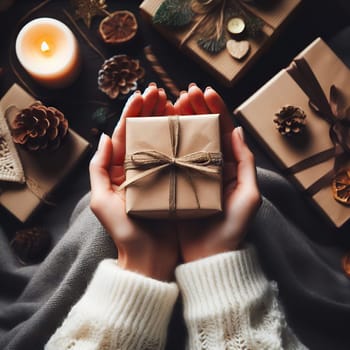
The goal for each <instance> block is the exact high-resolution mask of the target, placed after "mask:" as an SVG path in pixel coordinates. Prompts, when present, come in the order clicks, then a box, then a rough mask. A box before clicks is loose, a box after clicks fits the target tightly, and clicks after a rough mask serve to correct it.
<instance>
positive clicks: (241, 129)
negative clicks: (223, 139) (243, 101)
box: [236, 126, 244, 142]
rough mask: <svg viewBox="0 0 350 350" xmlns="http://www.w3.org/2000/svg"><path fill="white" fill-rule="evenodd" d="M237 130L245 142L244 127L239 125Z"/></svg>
mask: <svg viewBox="0 0 350 350" xmlns="http://www.w3.org/2000/svg"><path fill="white" fill-rule="evenodd" d="M236 130H237V133H238V136H239V137H240V139H241V140H242V141H243V142H244V131H243V128H242V127H241V126H237V127H236Z"/></svg>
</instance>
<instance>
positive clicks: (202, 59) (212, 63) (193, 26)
mask: <svg viewBox="0 0 350 350" xmlns="http://www.w3.org/2000/svg"><path fill="white" fill-rule="evenodd" d="M189 1H191V0H189ZM184 2H186V1H184ZM187 2H188V1H187ZM197 2H198V3H201V4H202V3H204V4H207V3H209V2H215V5H216V4H217V3H219V5H218V6H219V7H220V8H221V7H222V8H223V9H224V11H223V16H225V17H227V15H228V13H229V11H226V10H225V6H226V7H230V4H231V3H232V4H233V5H235V4H236V5H237V6H239V8H241V9H242V10H243V11H244V12H246V13H249V14H251V15H252V16H253V17H254V18H257V19H258V20H259V21H261V22H262V28H261V35H257V36H255V37H254V38H249V44H250V50H249V53H248V54H247V56H246V57H245V58H244V59H235V58H233V57H232V56H231V55H230V53H229V51H228V50H226V49H223V50H220V51H219V52H217V53H211V52H208V51H206V50H203V48H201V47H200V46H199V45H198V37H197V36H196V33H198V32H200V30H201V26H203V25H205V23H206V18H211V17H212V16H213V11H212V9H211V8H209V9H208V13H207V14H203V13H200V14H199V15H197V16H195V17H194V19H193V21H191V23H189V24H188V25H186V26H184V27H176V28H175V29H174V28H171V27H169V26H165V25H159V24H154V25H155V28H156V29H157V30H158V31H159V32H160V33H161V34H162V35H164V36H165V37H166V38H167V39H169V41H171V42H172V43H173V44H174V45H176V46H177V47H179V49H181V50H182V51H183V52H184V53H185V54H187V55H188V56H190V57H191V58H193V59H194V60H195V61H196V62H198V63H199V64H200V65H201V66H202V67H203V68H204V69H205V70H207V71H209V72H210V73H211V74H212V75H214V76H215V77H216V78H217V79H218V80H219V81H220V82H221V83H223V84H225V85H227V86H232V85H233V84H235V83H236V82H237V81H238V79H239V78H240V77H241V76H242V75H243V74H245V72H246V71H247V70H248V69H249V67H251V65H252V64H253V63H254V62H255V60H256V59H257V58H258V57H259V56H260V55H261V54H262V53H263V52H264V50H265V49H266V48H267V47H268V46H269V45H270V44H271V42H272V41H273V40H275V39H276V37H277V36H278V34H279V32H280V29H281V28H282V27H283V25H285V24H286V22H287V20H288V19H289V18H290V17H291V15H292V14H293V13H294V12H295V10H296V9H297V7H298V5H299V4H300V2H301V0H279V1H274V2H273V5H272V6H268V7H257V6H253V5H251V4H248V3H247V2H244V1H241V0H215V1H199V0H198V1H197ZM163 3H164V0H144V1H143V2H142V3H141V5H140V9H141V13H142V14H143V15H144V17H145V18H146V19H147V20H149V21H150V22H152V19H153V18H154V16H155V15H156V13H157V11H158V9H159V8H160V6H161V5H162V4H163ZM221 3H222V4H223V5H221ZM240 12H241V11H240ZM235 16H236V14H233V17H235ZM221 17H222V16H221ZM219 22H220V21H217V23H216V24H215V26H216V25H217V24H218V23H219ZM226 22H227V21H225V23H223V24H222V25H223V26H224V27H225V28H226V26H227V23H226ZM227 38H230V34H228V36H227ZM204 39H205V38H204ZM236 39H237V38H236V37H232V40H235V41H236ZM225 40H226V39H225ZM230 40H231V39H230ZM237 40H239V41H238V42H241V39H237ZM244 41H246V38H245V39H244ZM224 44H225V43H224Z"/></svg>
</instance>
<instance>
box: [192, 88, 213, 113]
mask: <svg viewBox="0 0 350 350" xmlns="http://www.w3.org/2000/svg"><path fill="white" fill-rule="evenodd" d="M188 99H189V102H190V104H191V106H192V109H193V110H194V114H208V113H210V110H209V108H208V106H207V104H206V101H205V99H204V94H203V91H202V90H201V89H200V88H199V87H198V86H197V85H194V84H191V85H190V87H189V89H188Z"/></svg>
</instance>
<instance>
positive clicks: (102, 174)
mask: <svg viewBox="0 0 350 350" xmlns="http://www.w3.org/2000/svg"><path fill="white" fill-rule="evenodd" d="M170 114H174V106H173V105H172V104H171V102H169V101H167V97H166V94H165V92H164V90H163V89H158V88H157V86H156V85H155V84H150V86H149V87H148V88H147V89H146V90H145V92H144V93H143V94H142V95H141V93H140V92H139V91H137V92H135V93H134V94H133V96H131V97H130V98H129V100H128V102H127V103H126V105H125V107H124V110H123V112H122V115H121V117H120V120H119V123H118V125H117V127H116V128H115V130H114V132H113V135H112V138H110V137H109V136H107V135H105V134H102V136H101V139H100V142H99V145H98V148H97V151H96V153H95V155H94V156H93V158H92V160H91V162H90V181H91V202H90V207H91V209H92V211H93V212H94V213H95V215H96V217H97V218H98V219H99V220H100V222H101V223H102V225H103V226H104V227H105V229H106V230H107V232H108V233H109V234H110V236H111V237H112V239H113V241H114V243H115V245H116V247H117V249H118V265H119V266H120V267H122V268H124V269H128V270H131V271H134V272H138V273H141V274H143V275H145V276H148V277H152V278H156V279H159V280H164V281H169V280H171V279H172V278H173V271H174V269H175V266H176V263H177V260H178V247H177V238H176V232H175V229H174V228H173V225H169V224H168V223H167V222H165V221H161V220H158V221H154V220H152V221H146V220H138V219H133V218H130V217H128V215H127V214H126V213H125V199H124V191H118V186H120V184H121V183H122V182H123V181H124V179H125V174H124V169H123V162H124V156H125V119H126V118H127V117H143V116H152V115H153V116H155V115H170Z"/></svg>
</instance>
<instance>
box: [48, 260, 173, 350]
mask: <svg viewBox="0 0 350 350" xmlns="http://www.w3.org/2000/svg"><path fill="white" fill-rule="evenodd" d="M177 296H178V288H177V286H176V284H175V283H165V282H160V281H157V280H154V279H151V278H148V277H145V276H142V275H139V274H137V273H134V272H130V271H126V270H123V269H121V268H119V267H118V266H117V264H116V261H115V260H112V259H106V260H103V261H102V262H101V263H100V264H99V266H98V268H97V270H96V271H95V274H94V276H93V278H92V280H91V282H90V284H89V285H88V287H87V289H86V291H85V293H84V295H83V296H82V297H81V299H80V300H79V301H78V302H77V303H76V304H75V305H74V306H73V308H72V309H71V311H70V312H69V314H68V316H67V318H66V319H65V320H64V322H63V324H62V326H61V327H60V328H58V329H57V331H56V332H55V334H54V335H53V336H52V337H51V339H50V340H49V341H48V343H47V344H46V347H45V349H46V350H51V349H52V350H53V349H55V350H56V349H62V350H66V349H69V350H78V349H84V350H92V349H104V350H109V349H120V350H123V349H125V350H129V349H133V350H137V349H152V350H153V349H163V348H164V346H165V342H166V333H167V327H168V323H169V320H170V316H171V313H172V310H173V306H174V304H175V301H176V299H177Z"/></svg>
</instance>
